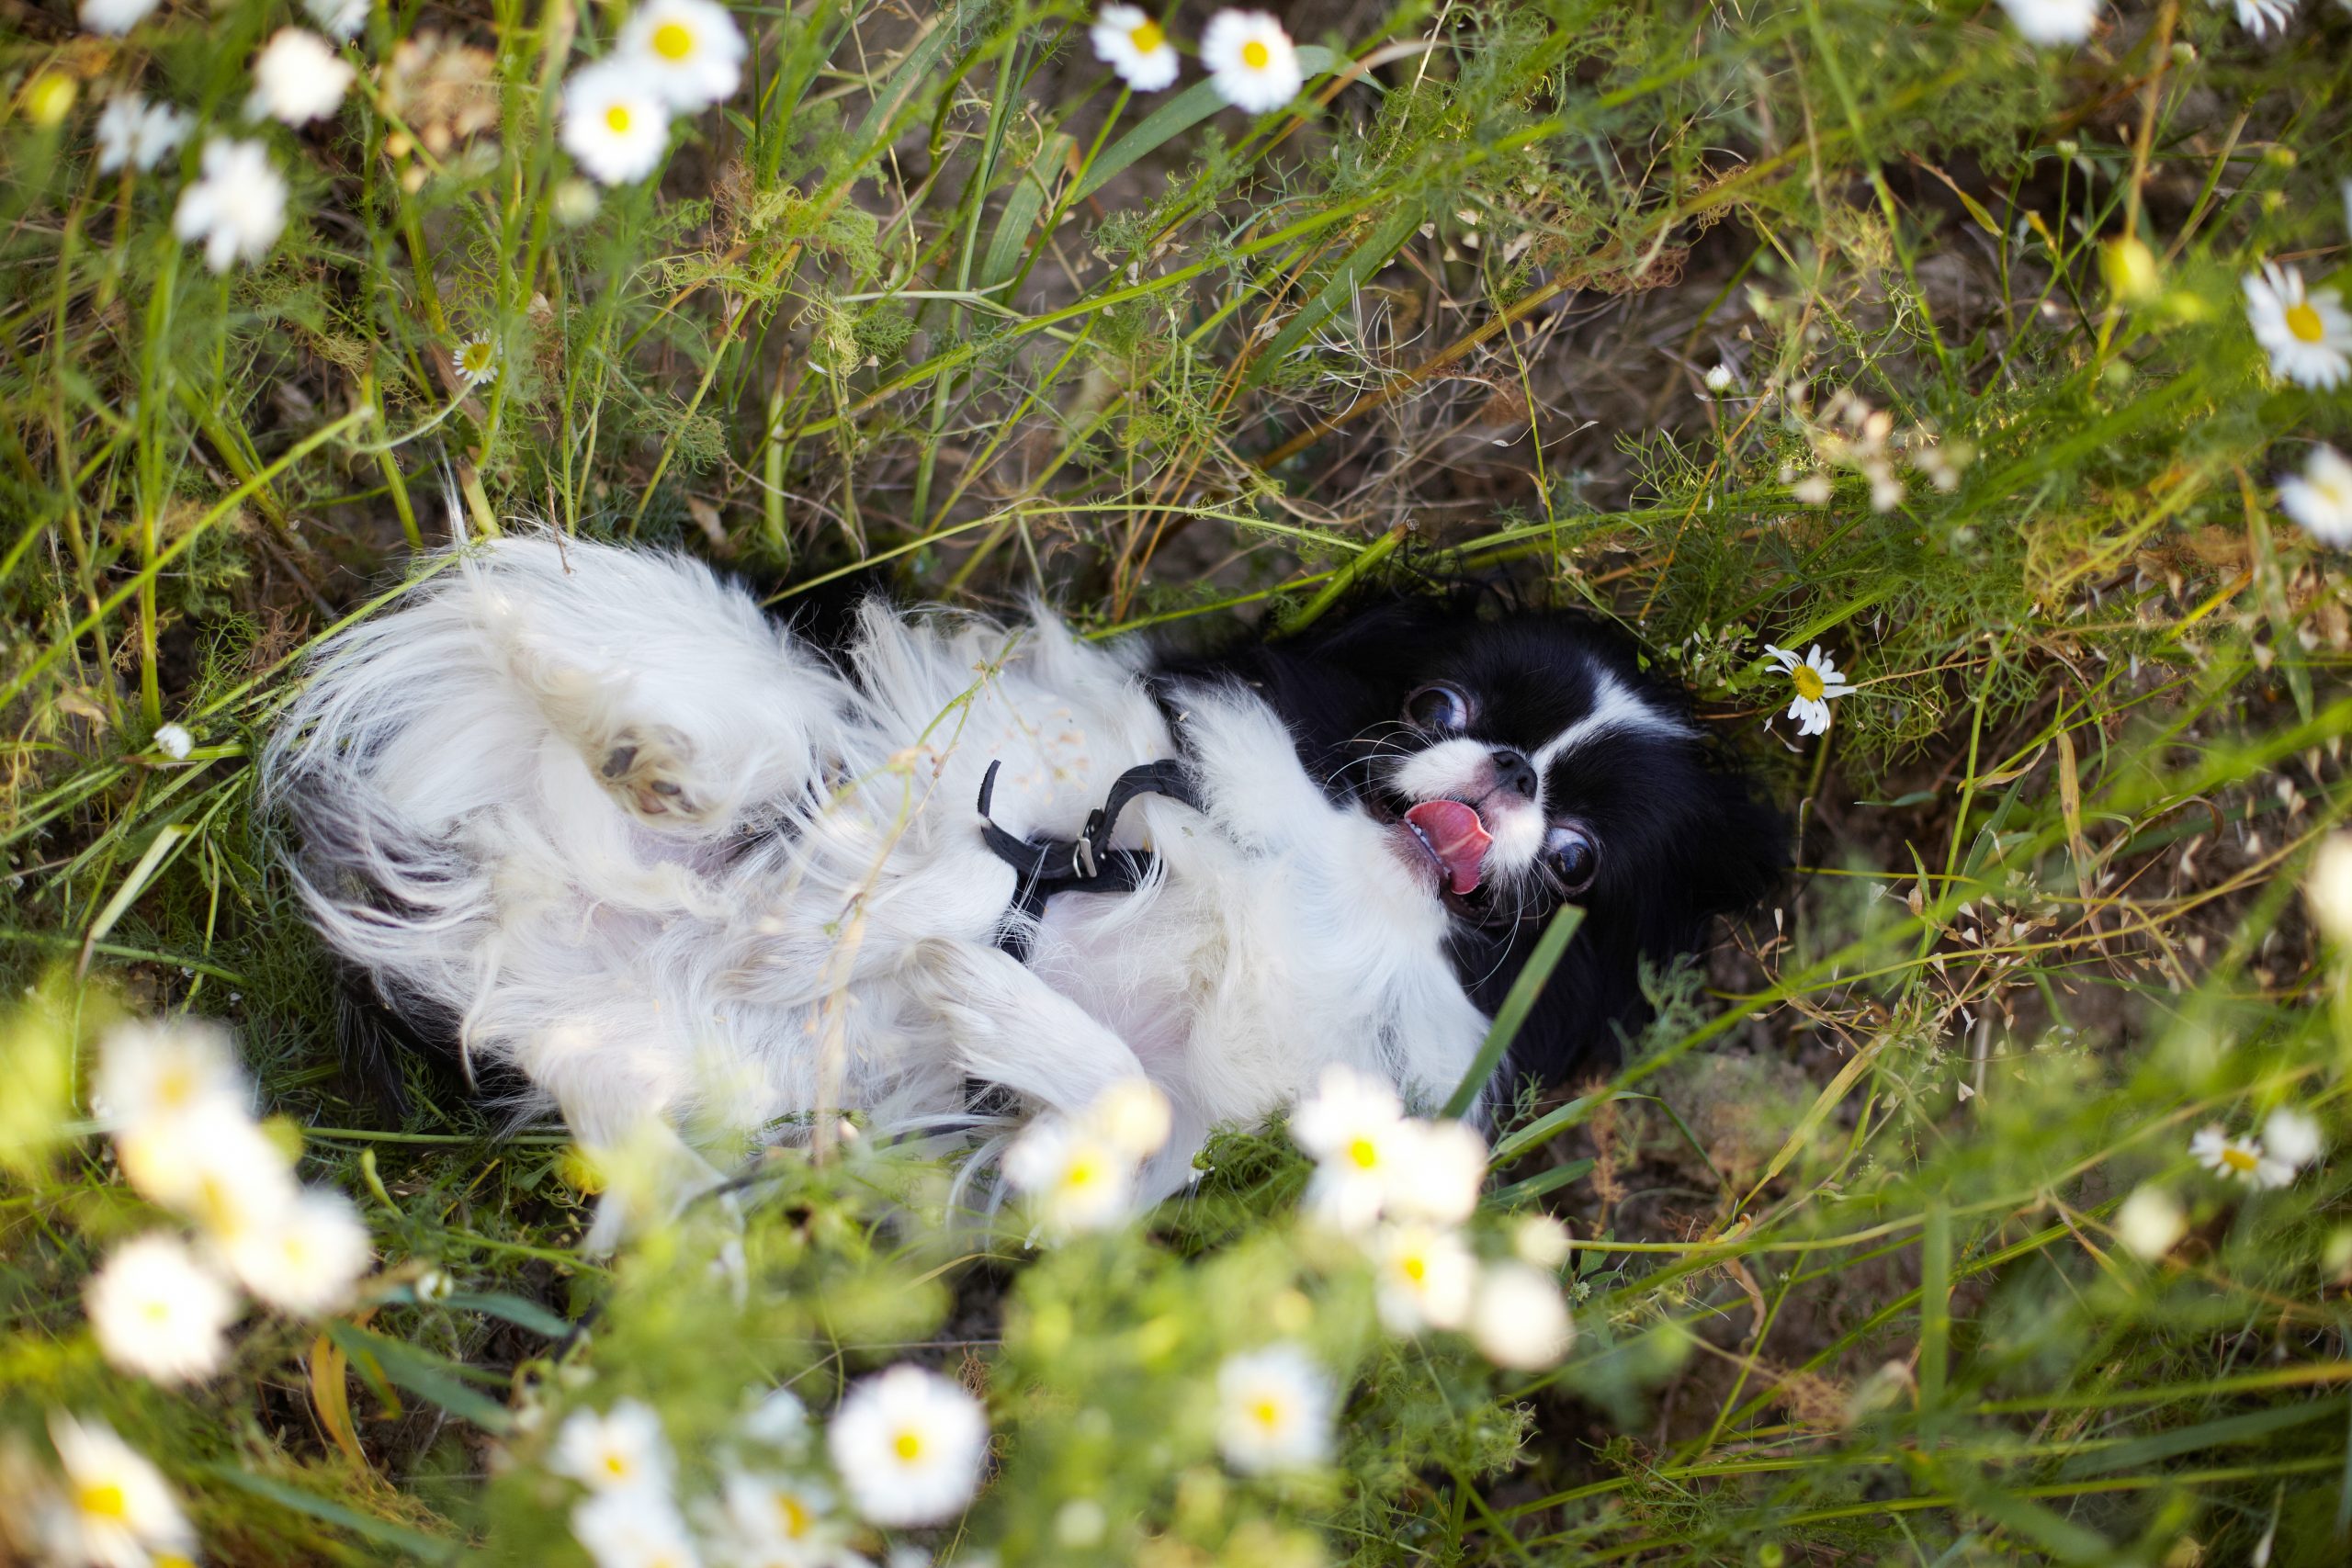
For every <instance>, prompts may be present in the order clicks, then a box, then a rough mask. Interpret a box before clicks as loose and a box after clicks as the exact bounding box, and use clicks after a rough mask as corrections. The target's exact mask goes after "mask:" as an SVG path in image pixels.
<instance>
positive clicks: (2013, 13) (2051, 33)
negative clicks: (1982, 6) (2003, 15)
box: [2001, 0, 2101, 44]
mask: <svg viewBox="0 0 2352 1568" xmlns="http://www.w3.org/2000/svg"><path fill="white" fill-rule="evenodd" d="M2100 4H2101V0H2001V9H2002V10H2004V11H2007V13H2008V14H2009V25H2010V26H2012V27H2014V28H2017V30H2018V35H2019V36H2020V37H2022V38H2023V39H2025V40H2026V41H2027V42H2028V43H2039V44H2056V43H2080V42H2082V41H2083V40H2084V39H2086V38H2088V37H2090V36H2091V29H2092V28H2096V27H2098V13H2099V6H2100Z"/></svg>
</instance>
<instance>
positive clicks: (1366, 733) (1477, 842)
mask: <svg viewBox="0 0 2352 1568" xmlns="http://www.w3.org/2000/svg"><path fill="white" fill-rule="evenodd" d="M1271 662H1272V666H1273V668H1272V671H1270V674H1271V677H1272V678H1271V679H1270V680H1269V681H1267V682H1265V685H1266V688H1267V695H1269V696H1270V697H1271V698H1272V700H1273V701H1274V703H1275V705H1277V706H1278V707H1279V708H1280V709H1281V710H1282V712H1283V716H1284V717H1285V718H1286V719H1287V720H1288V721H1289V722H1290V724H1291V726H1292V728H1293V729H1294V731H1295V733H1296V734H1297V735H1298V736H1299V737H1300V739H1301V741H1302V747H1301V750H1302V752H1303V754H1304V755H1305V756H1306V759H1307V761H1308V763H1309V765H1310V766H1311V767H1314V768H1315V769H1317V772H1318V773H1320V775H1321V776H1322V777H1323V778H1324V779H1325V780H1326V781H1327V784H1328V786H1329V789H1330V790H1331V792H1332V793H1333V794H1334V795H1337V796H1340V797H1343V798H1345V799H1348V800H1350V801H1351V802H1353V803H1354V804H1355V805H1356V806H1357V807H1359V808H1360V809H1362V810H1364V811H1366V812H1369V813H1371V814H1372V815H1373V816H1374V818H1377V819H1379V820H1380V821H1381V822H1382V823H1384V824H1385V827H1386V836H1387V840H1388V844H1389V847H1390V849H1391V850H1392V852H1395V853H1396V854H1397V855H1398V856H1400V857H1401V858H1403V859H1404V860H1405V861H1406V862H1407V863H1409V864H1411V865H1413V866H1415V867H1416V868H1417V869H1419V871H1420V872H1421V873H1423V874H1425V875H1426V877H1427V880H1428V885H1429V890H1430V897H1431V898H1435V899H1440V900H1442V901H1443V902H1444V904H1445V905H1446V907H1447V908H1448V909H1449V910H1450V911H1451V912H1452V914H1453V932H1454V939H1455V949H1456V959H1457V963H1458V965H1459V967H1460V969H1461V973H1462V977H1463V982H1464V987H1465V988H1467V989H1468V990H1469V992H1470V994H1471V995H1472V997H1473V998H1475V999H1476V1001H1477V1002H1478V1003H1479V1005H1480V1006H1481V1007H1483V1008H1486V1009H1487V1010H1490V1011H1491V1010H1493V1009H1494V1008H1496V1007H1498V1005H1499V1004H1500V1003H1501V1001H1502V998H1503V996H1504V994H1505V993H1506V992H1507V991H1508V990H1509V989H1510V985H1511V982H1512V981H1513V980H1514V979H1515V978H1516V977H1517V976H1518V974H1519V972H1520V969H1521V966H1522V965H1523V964H1524V963H1525V962H1526V959H1527V956H1528V954H1529V953H1530V952H1531V951H1532V949H1533V947H1534V945H1535V942H1536V939H1537V938H1538V937H1539V936H1540V935H1541V933H1542V931H1543V930H1544V924H1545V922H1546V921H1547V920H1548V919H1550V917H1551V916H1552V914H1553V913H1554V911H1555V910H1556V909H1557V908H1559V907H1560V906H1561V905H1562V904H1564V903H1574V904H1577V905H1580V906H1582V908H1584V911H1585V919H1584V924H1583V927H1582V928H1581V930H1580V931H1579V932H1578V934H1577V938H1576V940H1575V942H1573V943H1572V944H1571V946H1570V947H1569V949H1568V953H1567V955H1566V958H1564V959H1563V960H1562V962H1561V964H1560V966H1559V967H1558V968H1557V969H1555V971H1554V973H1553V976H1552V979H1551V981H1550V983H1549V984H1548V985H1547V986H1546V987H1545V988H1544V994H1543V996H1542V998H1540V999H1539V1001H1538V1003H1537V1005H1536V1007H1535V1010H1534V1011H1533V1012H1532V1015H1531V1016H1530V1017H1529V1019H1528V1020H1527V1022H1526V1023H1525V1025H1524V1026H1523V1027H1522V1028H1521V1032H1520V1034H1519V1036H1518V1039H1517V1041H1516V1043H1515V1044H1514V1046H1513V1051H1512V1057H1513V1069H1512V1070H1513V1071H1514V1072H1516V1073H1521V1074H1524V1073H1533V1074H1536V1075H1539V1076H1541V1077H1544V1078H1545V1079H1547V1080H1557V1079H1560V1078H1563V1077H1567V1076H1568V1075H1570V1074H1572V1073H1574V1072H1577V1071H1578V1070H1579V1069H1581V1068H1582V1067H1584V1066H1588V1065H1603V1064H1606V1063H1607V1062H1608V1061H1610V1060H1611V1059H1613V1056H1614V1054H1615V1044H1616V1039H1617V1032H1618V1030H1619V1029H1620V1028H1623V1027H1630V1026H1634V1025H1637V1024H1638V1023H1639V1022H1640V1021H1642V1019H1643V1016H1644V1011H1645V1009H1644V1003H1643V998H1642V994H1641V987H1640V967H1641V964H1642V962H1643V960H1645V959H1647V960H1648V961H1650V962H1651V963H1653V964H1661V963H1664V962H1667V961H1669V960H1670V959H1672V958H1673V957H1674V956H1675V955H1677V954H1679V953H1688V952H1691V951H1692V950H1694V949H1695V948H1697V947H1698V946H1699V944H1700V942H1702V939H1703V938H1704V935H1705V932H1706V928H1707V924H1708V921H1709V920H1710V919H1712V918H1713V917H1714V916H1716V915H1719V914H1731V913H1736V912H1738V911H1741V910H1744V909H1747V908H1751V907H1753V906H1754V905H1755V904H1756V903H1757V902H1758V900H1760V899H1761V898H1762V897H1763V896H1764V895H1765V893H1766V892H1767V891H1768V890H1769V889H1770V886H1771V885H1772V883H1773V881H1774V880H1775V878H1776V877H1777V875H1778V874H1779V873H1780V871H1781V868H1782V865H1783V863H1784V840H1785V837H1786V829H1785V826H1784V824H1783V822H1782V820H1781V818H1780V816H1779V815H1778V814H1777V813H1775V812H1774V811H1772V810H1771V809H1770V807H1766V806H1764V805H1762V804H1760V803H1759V802H1758V800H1757V799H1756V798H1755V797H1754V795H1752V794H1751V793H1750V790H1749V787H1748V784H1747V781H1746V780H1745V779H1743V778H1742V777H1741V776H1740V775H1739V773H1737V772H1736V769H1734V768H1733V767H1731V766H1730V765H1729V764H1728V763H1727V762H1726V761H1725V760H1724V758H1723V757H1722V756H1720V755H1719V754H1718V752H1717V750H1716V749H1715V748H1714V747H1713V746H1712V745H1711V744H1710V742H1709V740H1708V739H1707V738H1706V736H1705V735H1704V734H1703V733H1702V730H1701V729H1700V728H1699V726H1698V725H1697V723H1696V722H1695V721H1694V720H1693V719H1692V717H1691V711H1690V705H1689V701H1688V698H1687V696H1686V695H1685V694H1684V693H1683V692H1682V691H1681V690H1680V689H1679V687H1678V686H1676V685H1674V684H1672V683H1670V682H1666V681H1662V680H1660V679H1658V678H1657V677H1656V676H1654V675H1651V674H1649V673H1648V672H1646V671H1644V670H1643V669H1642V668H1641V667H1640V663H1639V661H1638V660H1637V658H1636V656H1635V653H1634V648H1633V646H1632V645H1631V643H1630V642H1629V641H1628V640H1627V639H1626V638H1625V637H1623V636H1622V635H1621V634H1619V633H1618V632H1616V631H1615V630H1613V629H1611V628H1610V627H1608V626H1605V625H1603V624H1602V623H1600V622H1599V621H1596V620H1593V619H1591V618H1589V617H1587V616H1583V615H1573V614H1566V613H1559V612H1543V613H1523V614H1515V615H1502V616H1499V617H1493V618H1482V617H1480V616H1479V615H1476V614H1475V613H1473V611H1472V609H1471V607H1470V606H1469V605H1468V604H1465V603H1464V602H1462V601H1459V600H1440V599H1416V600H1408V601H1398V602H1393V603H1387V604H1375V605H1373V606H1370V607H1367V608H1364V609H1362V610H1359V611H1358V612H1356V613H1354V614H1352V615H1348V616H1347V617H1346V618H1345V619H1344V620H1342V621H1341V622H1340V623H1339V624H1337V625H1334V626H1329V627H1328V628H1323V629H1320V630H1318V631H1317V633H1316V634H1315V635H1313V636H1311V637H1306V638H1302V639H1298V640H1297V641H1295V642H1293V643H1291V644H1287V645H1283V646H1282V647H1281V648H1279V649H1277V650H1275V651H1274V653H1273V655H1272V660H1271Z"/></svg>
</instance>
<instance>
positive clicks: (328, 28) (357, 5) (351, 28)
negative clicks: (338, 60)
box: [302, 0, 368, 39]
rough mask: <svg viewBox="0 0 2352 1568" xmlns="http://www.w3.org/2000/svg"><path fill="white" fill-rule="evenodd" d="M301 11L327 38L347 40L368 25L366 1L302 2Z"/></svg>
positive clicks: (309, 0) (317, 0)
mask: <svg viewBox="0 0 2352 1568" xmlns="http://www.w3.org/2000/svg"><path fill="white" fill-rule="evenodd" d="M302 9H304V10H305V11H308V12H309V13H310V14H311V20H312V21H314V22H316V23H318V24H319V30H320V31H321V32H322V33H324V34H326V35H327V36H328V37H329V38H336V39H349V38H351V37H353V36H354V35H356V33H357V32H358V31H359V29H360V28H363V27H365V26H367V25H368V0H302Z"/></svg>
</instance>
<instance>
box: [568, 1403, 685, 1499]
mask: <svg viewBox="0 0 2352 1568" xmlns="http://www.w3.org/2000/svg"><path fill="white" fill-rule="evenodd" d="M548 1469H549V1470H551V1471H553V1472H555V1473H556V1474H558V1475H565V1476H570V1477H571V1479H572V1480H574V1481H577V1482H579V1483H581V1484H582V1485H583V1486H586V1487H588V1488H590V1489H591V1490H593V1491H597V1492H638V1491H645V1492H652V1493H657V1494H662V1495H667V1494H668V1492H669V1490H670V1470H671V1462H670V1441H669V1439H668V1438H665V1437H663V1436H662V1417H660V1416H656V1415H655V1414H654V1413H653V1412H652V1410H651V1409H650V1408H649V1407H647V1406H646V1405H644V1404H639V1402H638V1401H636V1400H634V1399H623V1400H620V1401H618V1402H617V1403H616V1404H614V1406H613V1407H612V1409H611V1410H610V1411H609V1412H607V1413H605V1415H602V1416H600V1415H598V1414H597V1413H596V1412H594V1411H593V1410H575V1411H573V1412H572V1413H571V1415H570V1416H565V1417H564V1421H563V1425H562V1426H560V1427H557V1428H556V1434H555V1447H554V1449H553V1450H551V1451H550V1452H549V1453H548Z"/></svg>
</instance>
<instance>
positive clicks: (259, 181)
mask: <svg viewBox="0 0 2352 1568" xmlns="http://www.w3.org/2000/svg"><path fill="white" fill-rule="evenodd" d="M285 231H286V177H285V176H284V175H280V174H279V173H278V172H277V169H275V168H273V167H272V166H271V165H270V162H269V149H268V148H266V147H265V146H263V145H262V144H261V143H260V142H258V141H230V140H229V139H227V138H225V137H215V138H213V139H212V140H211V141H208V142H206V143H205V144H204V164H203V170H202V172H201V173H200V174H199V175H198V176H197V178H196V180H195V182H194V183H192V184H191V185H189V186H187V189H185V190H183V191H181V192H180V201H179V206H178V207H176V208H175V209H173V212H172V232H173V233H175V234H177V235H178V236H179V237H180V238H181V239H183V240H185V241H187V243H189V244H192V245H193V244H201V245H203V247H204V265H207V266H209V267H210V268H211V269H212V270H213V271H214V272H226V271H228V270H229V268H230V267H231V266H232V265H234V264H235V263H237V262H240V261H243V262H258V261H260V260H261V259H262V258H263V257H264V256H266V255H267V254H269V247H270V246H272V245H274V244H276V243H277V236H278V235H280V234H282V233H284V232H285Z"/></svg>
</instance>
